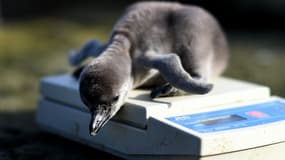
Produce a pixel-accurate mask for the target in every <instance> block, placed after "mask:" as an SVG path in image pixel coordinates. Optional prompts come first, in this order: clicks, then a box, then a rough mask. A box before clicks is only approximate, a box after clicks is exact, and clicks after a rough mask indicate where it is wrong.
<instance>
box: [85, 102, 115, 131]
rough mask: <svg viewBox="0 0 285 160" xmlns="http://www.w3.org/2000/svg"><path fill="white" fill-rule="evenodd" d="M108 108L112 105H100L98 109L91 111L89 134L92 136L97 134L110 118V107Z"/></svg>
mask: <svg viewBox="0 0 285 160" xmlns="http://www.w3.org/2000/svg"><path fill="white" fill-rule="evenodd" d="M108 108H111V107H108V106H107V107H106V106H98V107H97V109H96V110H94V111H91V120H90V124H89V134H90V135H91V136H95V135H96V134H97V133H98V132H99V130H100V129H101V128H102V127H103V126H104V125H105V124H106V123H107V122H108V120H109V119H110V117H111V116H110V109H108Z"/></svg>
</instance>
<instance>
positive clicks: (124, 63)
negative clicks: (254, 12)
mask: <svg viewBox="0 0 285 160" xmlns="http://www.w3.org/2000/svg"><path fill="white" fill-rule="evenodd" d="M86 48H87V49H86ZM88 56H94V57H97V58H95V59H93V61H92V62H91V63H90V64H88V65H87V66H86V67H85V68H84V69H83V71H82V73H81V74H80V78H79V83H80V84H79V91H80V97H81V99H82V101H83V102H84V103H85V104H86V105H87V106H88V108H89V110H90V113H91V121H90V125H89V126H90V127H89V132H90V134H91V135H96V133H97V132H98V131H99V130H100V128H102V127H103V126H104V125H105V124H106V122H107V121H108V120H109V119H110V118H112V117H113V116H114V115H115V114H116V113H117V111H118V110H119V109H120V107H121V106H122V105H123V103H124V101H125V99H126V98H127V94H128V91H129V90H130V89H132V88H138V87H144V88H150V89H152V92H151V97H153V98H154V97H160V96H170V95H177V93H178V92H180V91H183V92H187V93H194V94H206V93H208V92H209V91H210V90H211V89H212V87H213V85H212V84H210V83H208V79H209V78H212V77H216V76H219V75H220V74H221V73H222V72H223V71H224V69H225V67H226V65H227V60H228V47H227V41H226V38H225V36H224V34H223V32H222V30H221V28H220V26H219V24H218V22H217V21H216V20H215V18H214V17H213V16H212V15H211V14H210V13H208V12H207V11H205V10H204V9H201V8H200V7H197V6H190V5H181V4H179V3H171V2H140V3H136V4H134V5H132V6H130V7H129V8H128V9H127V10H126V12H125V13H124V14H123V16H122V17H121V18H120V19H119V20H118V22H117V23H116V25H115V26H114V28H113V31H112V33H111V36H110V39H109V41H108V43H107V44H105V45H101V44H99V43H97V42H96V43H88V44H87V45H86V46H84V47H83V48H82V49H81V50H80V51H79V52H78V53H74V54H73V56H71V59H70V61H71V63H72V64H78V63H79V62H80V61H82V60H83V59H85V58H86V57H88ZM72 57H73V58H72ZM76 57H77V58H76ZM74 59H75V60H74Z"/></svg>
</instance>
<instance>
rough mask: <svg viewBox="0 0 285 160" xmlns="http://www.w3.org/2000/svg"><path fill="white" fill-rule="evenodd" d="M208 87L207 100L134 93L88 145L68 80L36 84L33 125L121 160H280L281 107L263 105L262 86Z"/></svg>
mask: <svg viewBox="0 0 285 160" xmlns="http://www.w3.org/2000/svg"><path fill="white" fill-rule="evenodd" d="M214 83H215V87H214V89H213V91H211V92H210V93H209V94H207V95H188V96H180V97H170V98H157V99H154V100H151V99H150V98H149V96H148V95H149V91H143V90H134V91H132V92H131V93H130V95H129V98H128V100H127V103H126V105H125V106H123V107H122V109H121V110H120V111H119V113H118V114H117V115H116V116H115V117H114V118H113V119H112V120H111V121H109V122H108V123H107V124H106V125H105V126H104V127H103V128H102V129H101V130H100V132H99V134H98V135H96V136H95V137H92V136H89V133H88V124H89V120H90V115H89V113H88V110H87V108H86V107H85V106H84V104H83V103H82V102H81V101H80V98H79V93H78V84H77V82H76V80H74V79H73V78H72V77H70V76H69V75H58V76H50V77H46V78H43V79H42V81H41V84H40V92H41V97H40V98H39V105H38V110H37V123H38V124H39V126H40V127H41V129H43V130H45V131H48V132H51V133H54V134H58V135H61V136H63V137H67V138H69V139H72V140H75V141H78V142H80V143H84V144H87V145H89V146H92V147H94V148H97V149H100V150H103V151H106V152H109V153H111V154H115V155H117V156H120V157H123V158H126V159H134V160H135V159H138V160H145V159H153V160H157V159H175V160H214V159H218V160H229V159H230V160H241V159H242V160H245V159H249V160H268V159H274V160H281V159H282V160H283V158H284V156H285V152H284V150H285V143H283V142H284V141H285V103H284V101H283V100H282V99H281V98H277V97H273V98H272V97H270V90H269V88H268V87H265V86H260V85H256V84H251V83H247V82H243V81H238V80H233V79H228V78H220V79H217V80H216V81H215V82H214ZM271 108H273V109H271ZM283 112H284V114H283ZM283 118H284V119H283Z"/></svg>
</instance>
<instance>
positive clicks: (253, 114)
mask: <svg viewBox="0 0 285 160" xmlns="http://www.w3.org/2000/svg"><path fill="white" fill-rule="evenodd" d="M245 114H246V115H248V116H251V117H255V118H263V117H267V116H268V115H267V114H265V113H263V112H260V111H250V112H246V113H245Z"/></svg>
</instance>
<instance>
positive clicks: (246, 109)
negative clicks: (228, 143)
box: [166, 100, 285, 133]
mask: <svg viewBox="0 0 285 160" xmlns="http://www.w3.org/2000/svg"><path fill="white" fill-rule="evenodd" d="M166 119H167V120H169V121H171V122H173V123H176V124H178V125H181V126H184V127H186V128H189V129H192V130H195V131H197V132H200V133H208V132H217V131H224V130H231V129H237V128H244V127H251V126H256V125H261V124H267V123H272V122H277V121H282V120H285V103H284V102H283V101H280V100H273V101H268V102H263V103H258V104H252V105H245V106H238V107H235V108H230V109H223V110H218V111H212V112H205V113H198V114H189V115H182V116H175V117H168V118H166Z"/></svg>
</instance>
